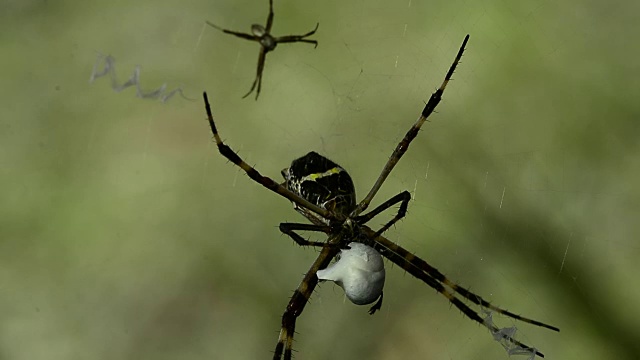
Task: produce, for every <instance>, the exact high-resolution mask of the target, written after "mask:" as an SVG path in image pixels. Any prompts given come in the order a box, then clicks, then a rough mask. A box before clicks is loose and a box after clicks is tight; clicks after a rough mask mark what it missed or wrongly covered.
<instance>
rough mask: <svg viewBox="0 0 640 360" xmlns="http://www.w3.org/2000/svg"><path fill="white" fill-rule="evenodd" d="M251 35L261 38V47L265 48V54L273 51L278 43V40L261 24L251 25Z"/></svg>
mask: <svg viewBox="0 0 640 360" xmlns="http://www.w3.org/2000/svg"><path fill="white" fill-rule="evenodd" d="M251 33H252V34H253V35H255V36H257V37H258V38H259V41H260V45H262V46H263V47H264V51H265V52H269V51H272V50H274V49H275V48H276V45H278V43H277V42H276V39H275V38H274V37H273V36H271V34H269V33H268V32H267V29H265V28H264V26H262V25H259V24H253V25H251Z"/></svg>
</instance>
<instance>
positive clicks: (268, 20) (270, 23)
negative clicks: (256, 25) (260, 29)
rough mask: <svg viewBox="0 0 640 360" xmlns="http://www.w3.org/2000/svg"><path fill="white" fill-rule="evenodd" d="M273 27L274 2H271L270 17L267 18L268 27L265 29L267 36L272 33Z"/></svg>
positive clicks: (271, 0)
mask: <svg viewBox="0 0 640 360" xmlns="http://www.w3.org/2000/svg"><path fill="white" fill-rule="evenodd" d="M271 25H273V0H269V16H267V26H266V27H265V30H266V31H267V34H268V33H270V32H271Z"/></svg>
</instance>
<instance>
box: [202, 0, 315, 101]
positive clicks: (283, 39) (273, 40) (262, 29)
mask: <svg viewBox="0 0 640 360" xmlns="http://www.w3.org/2000/svg"><path fill="white" fill-rule="evenodd" d="M207 24H208V25H209V26H212V27H214V28H216V29H218V30H220V31H222V32H224V33H227V34H231V35H235V36H237V37H240V38H243V39H247V40H252V41H257V42H259V43H260V54H259V55H258V70H257V72H256V79H255V80H253V85H251V89H250V90H249V92H248V93H246V94H245V95H244V96H243V97H242V98H243V99H244V98H246V97H247V96H249V94H251V93H252V92H253V90H254V89H256V85H258V89H257V90H256V100H258V96H259V95H260V87H261V86H262V70H263V69H264V60H265V58H266V57H267V53H268V52H269V51H273V50H274V49H275V48H276V46H277V45H278V43H294V42H305V43H309V44H313V45H315V46H314V48H316V47H318V42H317V41H315V40H308V39H305V38H306V37H309V36H311V35H313V34H315V33H316V30H318V26H319V25H320V23H317V24H316V27H315V29H313V30H311V31H309V32H308V33H306V34H304V35H286V36H278V37H275V36H273V35H271V26H272V25H273V0H269V16H268V17H267V25H266V26H262V25H259V24H253V25H251V34H245V33H241V32H238V31H231V30H227V29H223V28H221V27H219V26H217V25H215V24H214V23H212V22H210V21H207Z"/></svg>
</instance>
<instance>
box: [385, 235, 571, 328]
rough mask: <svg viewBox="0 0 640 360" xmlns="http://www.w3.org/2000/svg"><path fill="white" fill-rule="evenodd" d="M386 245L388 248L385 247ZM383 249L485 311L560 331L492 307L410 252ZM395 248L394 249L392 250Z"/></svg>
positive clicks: (391, 245) (398, 249) (397, 246)
mask: <svg viewBox="0 0 640 360" xmlns="http://www.w3.org/2000/svg"><path fill="white" fill-rule="evenodd" d="M378 238H382V237H378ZM385 240H386V239H385ZM387 245H388V246H387ZM385 247H387V248H388V249H389V250H391V251H393V252H395V253H397V254H398V255H400V256H401V257H403V258H405V259H411V262H412V264H413V265H414V266H417V267H418V268H420V269H422V270H423V271H424V272H426V273H428V274H429V275H430V276H431V277H432V278H434V279H435V280H436V281H438V282H440V283H442V284H444V285H446V286H448V287H450V288H451V289H452V290H453V291H455V292H456V293H458V294H460V295H461V296H462V297H464V298H466V299H468V300H469V301H471V302H472V303H474V304H476V305H478V306H481V307H484V308H487V309H491V310H493V311H495V312H497V313H499V314H502V315H504V316H508V317H510V318H513V319H516V320H518V321H522V322H526V323H529V324H532V325H536V326H540V327H543V328H547V329H549V330H553V331H558V332H559V331H560V329H558V328H557V327H555V326H552V325H548V324H545V323H542V322H540V321H537V320H532V319H528V318H525V317H522V316H520V315H518V314H514V313H512V312H510V311H508V310H505V309H502V308H499V307H497V306H495V305H492V304H491V303H490V302H488V301H486V300H485V299H483V298H482V297H480V295H477V294H474V293H473V292H471V291H469V290H467V289H465V288H463V287H461V286H459V285H458V284H456V283H454V282H452V281H451V280H449V279H448V278H447V277H446V276H445V275H444V274H443V273H441V272H440V271H439V270H438V269H436V268H434V267H433V266H431V265H429V263H427V262H426V261H424V260H422V259H420V258H419V257H416V256H415V255H413V254H411V253H410V252H408V251H407V250H405V249H403V248H402V247H400V246H399V245H397V244H395V243H393V242H391V241H389V240H386V244H385ZM393 247H395V248H393Z"/></svg>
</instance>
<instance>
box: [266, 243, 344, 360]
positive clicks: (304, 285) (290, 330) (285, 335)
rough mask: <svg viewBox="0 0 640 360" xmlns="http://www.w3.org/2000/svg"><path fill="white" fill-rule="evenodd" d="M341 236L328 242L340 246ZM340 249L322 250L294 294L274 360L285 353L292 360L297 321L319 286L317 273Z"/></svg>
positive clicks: (327, 247)
mask: <svg viewBox="0 0 640 360" xmlns="http://www.w3.org/2000/svg"><path fill="white" fill-rule="evenodd" d="M340 239H341V238H340V236H331V237H330V238H329V240H328V241H327V244H328V245H334V244H338V243H339V242H340ZM339 251H340V248H339V247H338V246H325V247H323V248H322V251H321V252H320V255H318V257H317V258H316V260H315V261H314V262H313V265H311V268H310V269H309V271H308V272H307V274H306V275H305V276H304V279H302V282H301V283H300V285H299V286H298V288H297V289H296V291H295V292H294V293H293V296H292V297H291V300H289V304H288V305H287V308H286V310H285V311H284V314H283V315H282V328H281V329H280V335H279V336H278V343H277V344H276V349H275V351H274V354H273V359H274V360H281V359H282V356H283V353H284V359H285V360H291V355H292V351H293V334H294V333H295V328H296V320H297V318H298V317H299V316H300V315H301V314H302V311H303V310H304V307H305V306H306V305H307V302H308V301H309V298H310V297H311V294H312V293H313V290H314V289H315V287H316V285H318V277H317V276H316V273H317V272H318V270H320V269H324V268H326V267H327V266H329V263H330V262H331V260H332V259H333V258H334V257H335V256H336V255H337V254H338V252H339Z"/></svg>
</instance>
